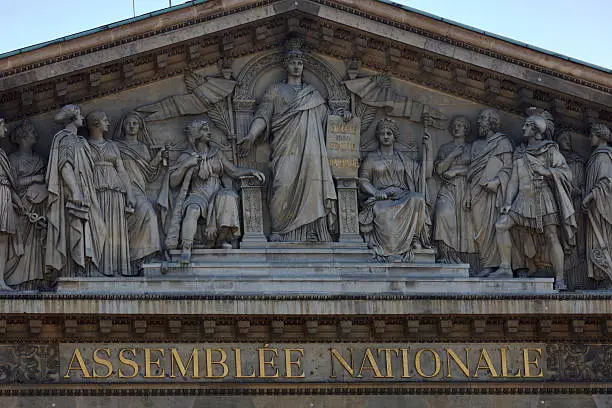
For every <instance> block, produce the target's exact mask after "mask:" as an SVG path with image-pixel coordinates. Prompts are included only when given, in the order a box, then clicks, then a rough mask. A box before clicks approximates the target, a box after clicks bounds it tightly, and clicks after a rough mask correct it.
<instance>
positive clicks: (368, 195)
mask: <svg viewBox="0 0 612 408" xmlns="http://www.w3.org/2000/svg"><path fill="white" fill-rule="evenodd" d="M376 134H377V137H378V139H379V143H380V148H379V149H378V150H376V151H374V152H371V153H369V154H368V155H367V156H366V158H365V160H364V162H363V164H362V165H361V167H360V169H359V179H360V184H361V190H362V192H363V193H364V195H365V200H364V205H363V207H362V209H361V211H360V213H359V223H360V228H361V231H362V233H363V235H364V238H365V240H366V242H367V243H368V244H369V245H370V246H371V247H372V249H373V250H374V251H375V254H376V255H377V258H379V259H380V260H384V261H394V260H404V261H410V260H411V259H412V257H413V255H414V251H413V250H414V249H419V248H421V247H422V246H423V245H426V246H428V245H429V243H430V239H429V231H430V230H431V225H430V224H431V221H430V219H429V213H428V211H427V205H426V198H425V191H423V190H424V189H423V186H424V185H425V183H423V177H427V176H430V175H431V172H432V166H433V164H432V163H431V160H428V159H427V158H425V160H424V161H425V163H424V164H423V165H424V166H426V168H427V170H426V171H425V172H423V171H422V170H423V169H422V167H421V166H422V165H421V163H419V162H418V161H416V160H413V159H412V158H410V157H409V156H408V155H407V154H404V153H402V152H399V151H396V150H394V149H393V143H394V141H395V140H396V138H397V135H398V134H399V129H398V126H397V124H395V122H394V121H392V120H389V119H382V120H381V121H380V122H379V123H378V125H377V128H376ZM430 151H431V140H430V138H429V136H428V135H427V134H426V135H425V137H424V156H425V157H427V155H428V154H429V152H430ZM428 162H429V163H428Z"/></svg>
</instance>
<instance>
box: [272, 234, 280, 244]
mask: <svg viewBox="0 0 612 408" xmlns="http://www.w3.org/2000/svg"><path fill="white" fill-rule="evenodd" d="M270 242H281V237H280V235H279V234H276V233H272V234H270Z"/></svg>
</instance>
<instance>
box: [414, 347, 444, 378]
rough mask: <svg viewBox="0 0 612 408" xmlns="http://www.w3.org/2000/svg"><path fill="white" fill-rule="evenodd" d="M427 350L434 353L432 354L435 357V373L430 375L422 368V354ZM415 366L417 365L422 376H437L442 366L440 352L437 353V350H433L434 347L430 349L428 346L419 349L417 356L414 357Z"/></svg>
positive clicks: (417, 369)
mask: <svg viewBox="0 0 612 408" xmlns="http://www.w3.org/2000/svg"><path fill="white" fill-rule="evenodd" d="M426 351H428V352H430V353H431V355H432V356H433V358H434V364H435V369H434V371H433V373H432V374H430V375H427V374H425V373H424V372H423V370H421V356H422V355H423V353H424V352H426ZM414 366H415V368H416V371H417V373H419V375H420V376H421V377H425V378H432V377H435V376H436V375H438V373H439V372H440V366H441V364H440V356H439V355H438V353H436V351H435V350H433V349H429V348H426V349H420V350H419V351H417V353H416V356H415V357H414Z"/></svg>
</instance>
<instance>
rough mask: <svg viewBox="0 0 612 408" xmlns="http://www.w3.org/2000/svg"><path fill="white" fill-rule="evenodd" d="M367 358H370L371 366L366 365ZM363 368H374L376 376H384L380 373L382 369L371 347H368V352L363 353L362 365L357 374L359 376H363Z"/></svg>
mask: <svg viewBox="0 0 612 408" xmlns="http://www.w3.org/2000/svg"><path fill="white" fill-rule="evenodd" d="M366 360H368V363H369V366H366V365H365V363H366ZM363 370H372V371H374V377H375V378H382V377H383V375H382V374H381V373H380V369H379V368H378V364H376V360H374V356H373V355H372V350H370V348H369V347H368V348H366V352H365V354H364V355H363V359H362V360H361V367H359V373H358V374H357V378H361V377H363V375H362V374H361V373H363Z"/></svg>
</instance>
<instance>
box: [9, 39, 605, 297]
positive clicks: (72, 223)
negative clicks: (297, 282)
mask: <svg viewBox="0 0 612 408" xmlns="http://www.w3.org/2000/svg"><path fill="white" fill-rule="evenodd" d="M305 57H306V54H305V53H304V51H303V50H301V49H297V48H295V47H293V48H291V47H290V49H289V51H288V52H287V53H286V54H285V57H284V58H282V59H281V58H279V59H278V60H277V61H278V62H277V64H280V65H282V66H283V67H284V70H285V73H286V75H287V79H286V81H285V82H277V81H275V82H276V83H273V84H272V85H268V86H267V88H266V90H265V92H264V93H263V95H262V97H261V99H260V102H259V104H258V105H257V109H254V114H253V115H252V118H250V119H249V122H248V123H246V126H244V124H241V125H240V126H243V127H244V128H245V131H244V133H239V135H240V134H244V136H243V137H240V136H238V138H237V139H238V143H236V133H235V132H236V126H237V125H236V124H234V123H233V122H232V120H233V118H237V115H236V113H234V112H233V111H232V109H233V108H232V104H231V97H232V94H233V92H234V87H235V86H236V85H237V84H239V82H236V81H232V80H230V79H220V78H210V79H208V78H205V77H203V76H201V75H200V74H195V73H190V74H187V75H186V79H185V84H186V87H187V89H188V90H189V92H190V93H189V94H186V95H175V96H170V97H166V98H165V99H163V100H161V101H158V102H152V103H151V102H148V105H145V106H142V107H141V108H137V109H136V110H135V111H128V112H127V113H125V114H124V115H123V116H122V118H121V119H120V120H119V121H118V122H117V124H116V126H115V130H114V133H113V137H112V138H108V137H107V135H108V132H109V128H110V126H111V124H110V121H109V119H108V117H107V116H106V114H104V113H103V112H101V111H93V112H91V113H89V114H88V115H87V121H86V122H87V128H88V129H87V130H88V132H87V133H88V139H86V138H84V137H83V136H80V135H79V134H78V133H77V132H78V130H79V129H80V128H82V127H83V125H84V118H83V115H82V114H81V111H80V109H79V107H77V106H75V105H67V106H65V107H63V108H62V109H61V110H60V111H59V112H58V113H57V115H56V116H55V120H56V122H57V123H60V124H62V125H64V129H62V130H60V131H59V132H58V133H57V134H56V135H55V136H54V139H53V142H52V146H51V151H50V154H49V162H48V166H47V172H46V177H44V179H43V174H44V167H45V163H44V161H43V159H42V158H40V157H39V156H37V155H36V154H34V153H33V150H32V147H33V145H34V144H35V143H36V132H35V130H34V129H33V127H32V126H31V125H30V124H28V123H27V122H23V123H22V124H20V125H18V126H17V127H16V128H15V130H14V131H13V132H12V140H13V142H14V143H15V144H16V145H17V146H18V151H17V152H16V153H13V154H11V155H10V157H9V158H8V159H6V160H4V159H2V160H1V161H0V163H1V164H2V171H3V173H6V174H3V175H2V180H4V181H3V182H2V188H3V189H4V190H3V191H4V193H3V194H4V196H5V201H3V205H4V206H5V207H6V208H8V209H9V210H8V212H3V214H5V213H7V214H8V213H10V211H13V212H15V211H16V212H17V213H18V215H19V216H17V215H15V216H9V217H7V218H2V222H3V223H5V224H6V225H3V226H2V228H3V230H2V237H3V238H2V242H1V244H2V245H0V251H1V252H0V261H1V262H0V265H3V266H2V270H4V273H3V274H2V276H3V277H4V280H5V284H4V288H5V289H9V286H7V284H8V285H10V286H12V287H13V288H18V289H35V288H37V287H38V286H44V285H45V284H46V282H47V280H52V279H53V278H56V277H60V276H100V275H102V276H137V275H139V274H140V271H141V269H142V267H143V265H145V264H147V263H149V262H151V261H153V260H159V261H163V260H164V259H165V255H166V254H167V251H166V250H172V249H180V253H181V255H180V258H179V259H178V260H179V263H180V264H182V265H184V266H188V265H189V264H190V262H191V253H192V249H193V248H194V246H195V247H202V248H222V249H227V250H229V249H232V248H239V247H240V237H241V231H242V230H243V228H241V223H242V222H245V223H246V222H247V221H246V220H247V219H248V220H249V224H248V228H249V233H254V234H255V233H257V234H261V236H262V237H263V236H264V235H263V234H264V231H263V229H262V228H263V224H262V221H261V219H258V218H257V217H261V216H258V215H257V211H259V210H257V211H255V210H256V209H258V208H261V207H262V206H263V205H265V201H263V200H262V194H259V193H258V194H252V192H250V193H249V194H247V195H246V196H244V195H243V197H242V204H244V202H245V201H244V200H245V199H246V200H253V199H255V200H259V201H261V202H259V203H257V205H255V206H249V208H248V209H243V208H241V198H240V193H239V192H238V191H236V190H235V189H234V184H235V183H234V181H233V179H237V178H243V179H244V178H245V177H253V180H256V181H257V183H256V184H253V185H250V184H249V186H248V191H251V190H253V189H259V188H262V192H263V191H265V190H267V191H268V193H269V198H268V200H267V206H268V208H267V210H268V212H269V216H270V224H271V228H270V231H269V232H267V231H266V232H265V233H266V238H264V239H267V240H268V241H270V242H277V241H281V242H293V243H296V244H298V245H303V246H305V248H307V247H308V245H311V244H313V243H319V245H320V243H326V242H333V241H335V240H338V236H340V237H342V233H343V232H342V231H343V229H342V228H348V229H347V231H344V232H345V233H346V232H350V231H349V230H351V228H353V227H351V226H350V225H351V220H349V219H348V218H351V217H352V218H354V225H355V227H354V231H355V232H354V235H356V236H357V237H359V236H358V235H357V232H359V231H358V229H359V230H360V231H361V234H362V237H363V241H364V242H365V243H366V244H368V246H369V247H370V248H371V250H372V254H373V260H375V261H378V262H397V261H399V262H410V261H411V260H412V259H413V255H414V253H415V251H419V250H421V248H423V247H425V248H430V247H431V246H433V247H434V248H435V250H436V252H437V255H436V259H437V261H438V262H442V263H469V264H470V269H471V273H472V275H473V276H477V277H481V278H486V277H494V278H511V277H512V276H514V275H516V276H524V275H525V273H524V272H525V270H526V269H529V270H530V271H531V272H534V271H537V270H538V269H552V271H553V272H554V275H555V278H556V280H555V287H556V288H557V289H564V287H565V283H564V276H563V274H564V270H565V274H566V275H567V276H568V277H569V276H571V277H572V278H571V279H569V278H568V281H570V282H573V283H570V288H587V287H588V288H591V287H602V286H605V285H606V283H597V282H598V280H599V281H601V280H602V279H605V281H604V282H608V281H609V274H610V265H611V264H612V263H611V262H610V257H611V255H610V253H609V251H608V249H607V248H608V246H607V244H608V241H609V237H608V235H609V232H606V228H608V227H609V226H610V224H611V223H610V222H609V220H608V221H606V219H607V218H606V217H607V215H606V211H607V210H606V208H607V207H606V206H605V205H603V204H601V203H605V202H606V201H605V200H606V199H607V198H608V195H607V194H608V192H607V191H606V190H605V188H606V184H605V183H607V182H608V180H609V179H610V178H611V177H612V175H611V174H610V173H611V171H612V169H610V168H609V167H610V166H608V165H607V164H609V162H610V157H611V156H610V153H609V151H608V150H609V148H608V147H607V141H608V139H610V136H609V130H607V128H606V127H605V126H603V125H595V126H593V127H592V131H591V135H592V140H593V144H594V146H596V148H595V150H594V151H593V155H592V158H591V159H590V161H589V164H588V165H587V170H586V175H584V174H583V166H584V160H583V159H582V160H581V158H580V156H579V155H578V154H577V153H576V152H575V151H574V149H573V146H572V139H571V136H569V137H568V136H566V135H564V134H563V133H561V134H559V135H558V136H557V139H556V140H557V141H558V143H559V145H557V144H556V143H555V142H553V141H552V140H550V139H551V137H552V134H553V131H554V125H553V122H552V117H551V116H550V115H549V114H548V113H546V112H542V111H539V110H532V111H530V114H529V115H528V118H527V119H526V120H525V123H524V126H523V135H522V136H519V135H512V136H514V137H512V138H511V137H508V136H506V135H505V134H504V133H503V127H504V126H503V124H502V122H501V118H500V115H499V113H498V112H497V111H495V110H494V109H484V110H482V111H481V112H480V113H479V115H478V118H477V120H476V124H477V128H478V129H477V132H476V133H477V135H478V137H477V138H476V139H475V140H471V137H470V133H471V128H472V124H471V123H470V120H469V119H468V117H466V116H456V117H454V118H452V120H450V121H449V122H450V123H447V122H446V120H445V119H446V118H445V115H444V114H443V113H441V112H440V111H439V110H438V109H437V108H435V107H433V106H429V105H426V104H423V103H421V102H419V101H418V98H412V97H406V96H402V95H399V94H398V93H396V91H395V90H394V89H393V85H392V81H391V79H390V78H388V77H385V76H374V77H360V78H356V77H355V75H353V76H350V78H351V79H349V80H347V81H345V82H344V83H339V84H336V85H337V86H340V87H342V86H346V90H345V92H346V94H347V95H348V94H349V93H350V94H351V95H352V96H351V102H350V108H351V109H350V110H349V109H344V108H341V107H339V106H345V105H343V103H344V102H342V103H340V104H339V103H338V101H334V103H333V104H331V106H333V107H334V109H332V108H330V107H329V106H330V103H331V100H330V101H328V100H326V99H325V98H324V97H323V94H322V93H321V92H320V91H319V90H317V88H316V87H315V86H314V85H311V84H307V83H305V82H304V80H303V76H304V60H305ZM308 58H311V59H312V56H308ZM270 61H274V59H272V60H270ZM268 62H269V61H268ZM319 64H320V63H319ZM319 66H322V65H319ZM313 73H314V74H315V75H316V74H317V72H313ZM247 77H249V78H251V79H252V80H255V79H256V78H257V76H248V75H247ZM332 79H333V78H332ZM326 80H327V81H329V80H330V77H329V75H328V77H326ZM333 81H339V80H338V79H333ZM342 84H344V85H342ZM239 86H240V85H239ZM347 98H348V97H347ZM196 99H197V100H196ZM347 101H348V99H347ZM347 103H348V102H347ZM351 111H352V112H353V113H351ZM330 114H335V115H340V117H341V118H342V119H343V120H345V121H349V120H351V118H352V117H353V116H354V115H358V116H359V115H362V116H360V121H361V132H362V134H363V132H366V131H367V129H368V127H369V125H370V123H373V122H374V118H375V117H378V118H381V119H379V120H377V121H376V122H375V123H376V127H375V129H374V128H373V129H372V130H373V132H372V133H369V134H373V139H371V140H366V141H365V142H364V139H363V138H362V139H361V151H360V154H361V160H360V167H359V172H358V179H354V181H352V183H353V184H352V185H353V187H350V186H351V183H348V184H346V183H347V180H348V179H342V186H340V179H338V180H336V179H335V177H336V176H334V173H333V172H332V171H331V168H330V162H329V160H328V154H327V150H326V149H327V147H326V131H328V126H327V118H328V116H329V115H330ZM189 115H191V116H196V118H192V119H191V122H190V123H189V124H188V125H187V126H186V127H185V129H184V135H179V134H178V133H177V134H172V135H169V136H168V135H161V134H160V135H158V136H162V137H161V138H159V139H158V138H156V137H155V136H156V135H154V134H151V131H150V128H151V125H152V124H153V123H155V122H158V121H164V120H172V119H173V118H180V117H187V116H189ZM203 115H209V117H206V116H203ZM385 115H387V116H385ZM389 116H391V117H392V118H391V117H389ZM336 119H338V118H336ZM342 119H339V120H340V122H341V121H342ZM236 120H237V121H238V119H236ZM241 120H242V119H241ZM213 122H214V125H215V126H213ZM347 123H348V122H347ZM408 124H410V126H408ZM444 125H447V126H448V129H449V138H452V140H451V141H449V142H447V143H442V144H441V145H440V148H439V149H438V151H437V155H435V156H434V154H435V153H434V151H433V147H432V145H433V143H432V141H433V140H432V139H433V137H432V133H431V129H429V128H428V126H433V127H434V128H435V129H434V130H441V129H443V128H444V127H445V126H444ZM213 127H215V128H216V129H219V130H220V131H221V133H222V135H223V138H224V140H223V143H221V144H220V143H219V142H218V141H217V140H215V137H213V136H212V133H213ZM341 128H342V127H341V126H340V127H339V129H341ZM408 128H410V129H412V130H410V131H407V130H406V129H408ZM414 129H422V130H423V131H422V133H423V138H422V141H419V140H418V137H416V135H414V134H412V133H414V132H413V130H414ZM606 130H607V132H606ZM3 133H4V132H3ZM440 133H441V132H440ZM440 133H436V134H435V136H436V137H439V135H440ZM335 137H336V138H338V137H340V138H341V137H342V135H341V134H340V135H335ZM368 137H370V136H368ZM400 139H401V140H402V141H401V143H399V140H400ZM511 139H514V142H515V143H516V147H515V146H514V145H513V142H512V141H511ZM566 139H567V140H566ZM160 140H163V142H161V141H160ZM356 140H359V138H357V139H356ZM406 140H408V141H409V142H408V143H406ZM181 143H182V146H184V147H180V148H176V147H170V146H178V145H181ZM255 143H268V144H269V146H270V158H269V161H268V162H267V163H266V165H268V166H269V168H270V170H271V177H270V180H268V181H267V185H264V184H263V183H264V182H265V181H264V180H265V178H264V174H263V173H262V172H260V171H258V170H254V169H249V168H245V167H240V166H237V164H236V163H237V161H236V155H235V153H236V152H238V154H239V155H240V156H244V155H246V154H247V153H248V152H249V151H250V150H252V149H253V148H254V144H255ZM364 143H365V144H364ZM397 144H399V145H400V146H402V148H401V149H398V148H396V145H397ZM372 146H378V147H377V148H375V149H372ZM405 147H407V150H402V149H404V148H405ZM606 149H608V150H606ZM171 151H175V152H176V153H175V154H173V155H171V154H170V153H171ZM419 151H420V152H421V154H420V155H419V154H418V152H419ZM229 153H233V154H229ZM602 153H606V154H602ZM4 156H6V155H4ZM419 156H420V157H419ZM355 157H358V156H355ZM434 157H435V160H434ZM1 158H2V157H0V159H1ZM605 160H608V162H606V161H605ZM4 162H6V163H4ZM606 163H607V164H606ZM434 179H436V180H437V189H434V191H432V189H431V187H430V185H431V184H432V183H431V182H432V181H433V180H434ZM583 179H584V180H585V181H584V182H583V181H582V180H583ZM356 181H357V182H358V183H357V185H356V186H357V187H354V186H355V182H356ZM45 183H46V184H45ZM337 183H338V185H336V184H337ZM240 184H241V185H242V187H243V188H245V186H246V184H245V183H244V181H241V183H240ZM260 184H261V185H263V187H259V185H260ZM347 186H348V187H347ZM337 188H338V189H339V190H338V191H340V188H342V191H341V192H342V193H343V195H342V200H340V202H339V203H338V202H337V201H338V197H339V196H337V194H336V189H337ZM351 188H352V189H353V190H351ZM345 190H346V191H345ZM349 190H351V191H349ZM435 190H437V195H434V194H432V193H435V192H436V191H435ZM245 191H247V190H245ZM357 191H359V203H360V205H359V209H358V211H357V210H356V209H357V198H356V197H357ZM345 193H350V194H345ZM243 194H245V193H244V192H243ZM430 196H431V197H430ZM7 197H8V198H7ZM351 197H355V198H351ZM428 197H429V198H431V199H432V200H430V199H429V198H428ZM351 200H354V204H352V201H351ZM577 203H580V207H581V208H579V209H576V207H577ZM340 204H341V205H340ZM14 206H15V207H16V208H18V211H17V210H13V207H14ZM351 208H352V209H353V210H351V211H349V210H350V209H351ZM582 208H584V214H583V213H582ZM339 210H340V212H341V213H340V214H339V213H338V211H339ZM245 211H246V212H245ZM253 211H255V212H253ZM243 212H244V213H243ZM585 214H586V215H585ZM347 217H348V218H347ZM581 217H582V218H581ZM611 218H612V217H611ZM339 219H340V220H341V227H340V231H339V230H338V220H339ZM258 225H259V227H257V226H258ZM357 226H358V227H357ZM576 227H578V229H576ZM244 228H246V226H245V227H244ZM254 228H255V229H254ZM257 228H259V229H261V231H260V230H257ZM581 228H582V230H581ZM251 229H253V231H251ZM608 229H610V228H608ZM351 231H352V230H351ZM581 231H582V232H581ZM581 234H584V236H585V238H581ZM574 238H577V240H578V242H577V243H578V245H577V246H576V245H575V244H576V239H574ZM258 239H259V238H258ZM340 240H341V239H340ZM41 241H43V242H44V244H43V245H41V244H40V243H41ZM341 241H342V240H341ZM351 242H352V241H351ZM580 244H583V245H582V246H581V245H580ZM24 248H25V249H26V251H24ZM581 248H582V249H581ZM585 256H586V259H587V260H588V268H587V269H588V270H586V271H584V272H582V275H580V271H579V270H578V269H576V268H573V269H572V268H570V267H569V265H574V266H576V265H577V264H579V263H580V259H583V257H585ZM538 273H540V272H538ZM572 274H573V275H572ZM587 274H588V277H587ZM572 279H573V280H572ZM581 279H582V281H581ZM576 282H582V283H576Z"/></svg>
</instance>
